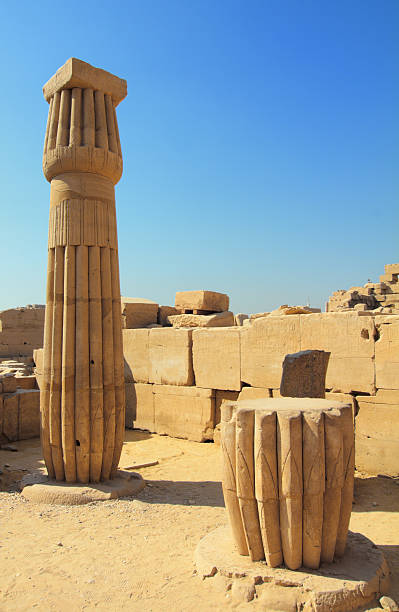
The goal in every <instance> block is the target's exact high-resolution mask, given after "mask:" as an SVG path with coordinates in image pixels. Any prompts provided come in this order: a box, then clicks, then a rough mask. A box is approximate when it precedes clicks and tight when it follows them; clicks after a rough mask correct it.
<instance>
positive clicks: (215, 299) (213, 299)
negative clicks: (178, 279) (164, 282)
mask: <svg viewBox="0 0 399 612" xmlns="http://www.w3.org/2000/svg"><path fill="white" fill-rule="evenodd" d="M175 306H176V308H178V309H179V310H207V311H209V312H224V311H225V310H228V309H229V296H228V295H226V294H225V293H218V292H217V291H178V292H177V293H176V297H175Z"/></svg>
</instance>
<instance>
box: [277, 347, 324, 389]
mask: <svg viewBox="0 0 399 612" xmlns="http://www.w3.org/2000/svg"><path fill="white" fill-rule="evenodd" d="M329 358H330V353H328V352H326V351H315V350H312V351H299V353H292V354H290V355H286V356H285V358H284V362H283V375H282V377H281V384H280V393H281V395H282V396H283V397H321V398H323V397H324V395H325V390H326V372H327V366H328V360H329Z"/></svg>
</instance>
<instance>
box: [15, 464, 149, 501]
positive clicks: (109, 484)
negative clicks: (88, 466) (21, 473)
mask: <svg viewBox="0 0 399 612" xmlns="http://www.w3.org/2000/svg"><path fill="white" fill-rule="evenodd" d="M21 484H22V487H23V490H22V495H23V496H24V497H25V498H26V499H27V500H29V501H31V502H34V503H36V504H61V505H65V506H76V505H81V504H89V503H90V502H93V501H106V500H108V499H117V498H118V497H128V496H131V495H137V493H139V492H140V491H141V490H142V489H144V487H145V480H143V478H142V477H141V476H140V474H137V473H136V472H126V471H123V470H118V471H117V473H116V476H115V478H113V479H112V480H107V481H106V482H99V483H95V484H94V483H93V484H91V483H88V484H79V483H67V482H58V481H56V480H49V478H48V476H44V475H40V476H39V478H34V477H33V478H32V477H29V476H28V477H26V478H23V479H22V483H21Z"/></svg>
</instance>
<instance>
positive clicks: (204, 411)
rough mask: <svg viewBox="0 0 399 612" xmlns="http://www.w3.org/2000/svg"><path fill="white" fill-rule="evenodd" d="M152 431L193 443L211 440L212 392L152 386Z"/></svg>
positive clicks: (213, 423) (213, 412) (212, 422)
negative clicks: (153, 428) (153, 414)
mask: <svg viewBox="0 0 399 612" xmlns="http://www.w3.org/2000/svg"><path fill="white" fill-rule="evenodd" d="M153 391H154V402H155V431H156V432H157V433H158V434H166V435H168V436H172V437H175V438H185V439H187V440H193V441H194V442H203V441H204V440H212V438H213V429H214V426H215V392H214V391H213V390H212V389H202V388H199V387H182V386H171V385H154V387H153Z"/></svg>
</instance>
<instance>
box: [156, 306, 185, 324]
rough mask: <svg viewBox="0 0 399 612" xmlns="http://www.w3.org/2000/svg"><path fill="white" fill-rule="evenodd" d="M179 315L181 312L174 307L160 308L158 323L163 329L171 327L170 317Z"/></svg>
mask: <svg viewBox="0 0 399 612" xmlns="http://www.w3.org/2000/svg"><path fill="white" fill-rule="evenodd" d="M178 314H180V310H178V309H177V308H175V307H174V306H160V307H159V308H158V323H159V324H160V325H162V326H163V327H170V326H171V325H172V323H171V322H170V321H169V317H170V316H172V315H178Z"/></svg>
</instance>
